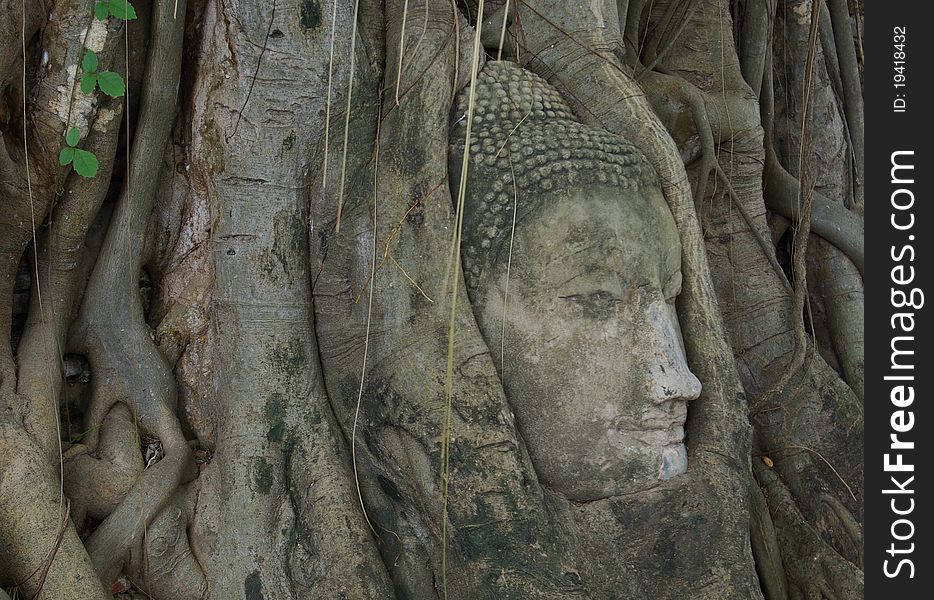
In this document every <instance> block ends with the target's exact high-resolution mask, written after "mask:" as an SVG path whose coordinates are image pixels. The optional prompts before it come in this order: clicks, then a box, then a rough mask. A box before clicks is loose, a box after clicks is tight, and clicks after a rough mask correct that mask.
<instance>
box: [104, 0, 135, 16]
mask: <svg viewBox="0 0 934 600" xmlns="http://www.w3.org/2000/svg"><path fill="white" fill-rule="evenodd" d="M110 14H112V15H113V16H115V17H117V18H118V19H123V20H124V21H132V20H133V19H135V18H136V9H134V8H133V5H132V4H130V3H129V2H128V1H127V0H110Z"/></svg>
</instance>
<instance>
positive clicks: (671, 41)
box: [636, 0, 699, 81]
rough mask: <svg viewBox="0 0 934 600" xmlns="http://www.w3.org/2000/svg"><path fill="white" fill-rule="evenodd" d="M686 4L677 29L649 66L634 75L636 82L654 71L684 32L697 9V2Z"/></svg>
mask: <svg viewBox="0 0 934 600" xmlns="http://www.w3.org/2000/svg"><path fill="white" fill-rule="evenodd" d="M688 2H689V5H688V8H687V12H686V13H685V15H684V18H682V19H681V22H680V23H678V28H677V29H676V30H675V32H674V33H673V34H672V35H671V38H669V40H668V42H666V43H665V47H664V48H662V50H661V52H659V53H658V54H656V55H655V56H654V57H653V58H652V60H651V61H650V62H649V64H647V65H646V66H645V68H644V69H642V71H641V72H640V73H639V74H638V75H636V81H640V80H641V79H642V77H643V76H644V75H645V74H646V73H647V72H649V71H651V70H652V69H654V68H655V65H657V64H658V63H659V62H660V61H661V60H662V59H663V58H665V55H666V54H668V52H670V51H671V49H672V48H674V45H675V42H677V41H678V38H679V37H681V34H682V33H683V32H684V28H685V27H686V26H687V24H688V23H689V22H690V21H691V19H692V18H693V17H694V11H695V10H696V9H697V7H698V5H699V2H697V0H688ZM671 5H672V6H674V5H675V3H674V2H673V3H672V4H671Z"/></svg>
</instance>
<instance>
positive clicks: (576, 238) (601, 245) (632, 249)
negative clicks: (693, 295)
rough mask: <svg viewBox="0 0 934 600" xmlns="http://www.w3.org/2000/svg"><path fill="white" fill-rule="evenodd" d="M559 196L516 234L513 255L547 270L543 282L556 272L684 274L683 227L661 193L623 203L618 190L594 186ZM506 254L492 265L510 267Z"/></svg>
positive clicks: (524, 222) (525, 221) (543, 205)
mask: <svg viewBox="0 0 934 600" xmlns="http://www.w3.org/2000/svg"><path fill="white" fill-rule="evenodd" d="M555 196H557V197H554V198H551V199H543V200H541V201H540V203H539V206H538V208H537V209H536V210H535V211H534V212H530V213H528V214H526V215H525V216H524V218H523V219H522V221H521V222H520V223H518V224H517V226H516V231H515V233H514V244H513V246H514V248H513V256H514V257H515V258H518V257H521V260H522V261H523V262H525V263H528V264H530V265H535V268H537V269H539V270H541V271H542V282H543V283H547V282H549V281H550V279H553V277H552V276H551V275H552V274H553V271H554V269H552V267H561V268H562V269H563V268H579V269H586V270H588V271H590V272H612V273H627V274H632V275H634V274H635V273H633V271H638V270H640V269H651V270H656V271H659V274H660V275H661V276H665V275H670V274H672V273H673V272H675V271H677V270H678V269H680V264H681V243H680V240H679V236H678V231H677V227H676V226H675V223H674V219H673V218H672V216H671V213H670V211H669V210H668V206H667V204H666V203H665V201H664V199H663V198H662V196H661V194H660V193H649V194H646V195H642V196H640V197H638V198H620V193H619V191H618V190H616V189H614V188H612V187H609V186H588V187H587V188H578V189H575V190H569V193H568V194H566V195H555ZM504 250H505V248H502V247H501V248H500V250H499V252H496V253H495V255H494V256H492V257H491V258H492V259H493V260H492V261H491V265H492V266H494V267H495V266H500V265H501V263H505V262H506V257H504V256H503V252H504ZM514 262H515V261H514Z"/></svg>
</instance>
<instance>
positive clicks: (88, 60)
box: [81, 50, 98, 73]
mask: <svg viewBox="0 0 934 600" xmlns="http://www.w3.org/2000/svg"><path fill="white" fill-rule="evenodd" d="M97 63H98V60H97V52H94V51H93V50H88V51H87V52H85V53H84V59H83V60H82V61H81V68H82V69H84V72H85V73H93V72H94V71H96V70H97Z"/></svg>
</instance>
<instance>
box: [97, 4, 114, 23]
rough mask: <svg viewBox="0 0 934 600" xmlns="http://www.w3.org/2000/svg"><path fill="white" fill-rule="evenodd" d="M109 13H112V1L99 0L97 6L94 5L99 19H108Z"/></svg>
mask: <svg viewBox="0 0 934 600" xmlns="http://www.w3.org/2000/svg"><path fill="white" fill-rule="evenodd" d="M108 15H110V2H107V1H102V2H98V3H97V6H95V7H94V16H95V17H97V20H98V21H106V20H107V17H108Z"/></svg>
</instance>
